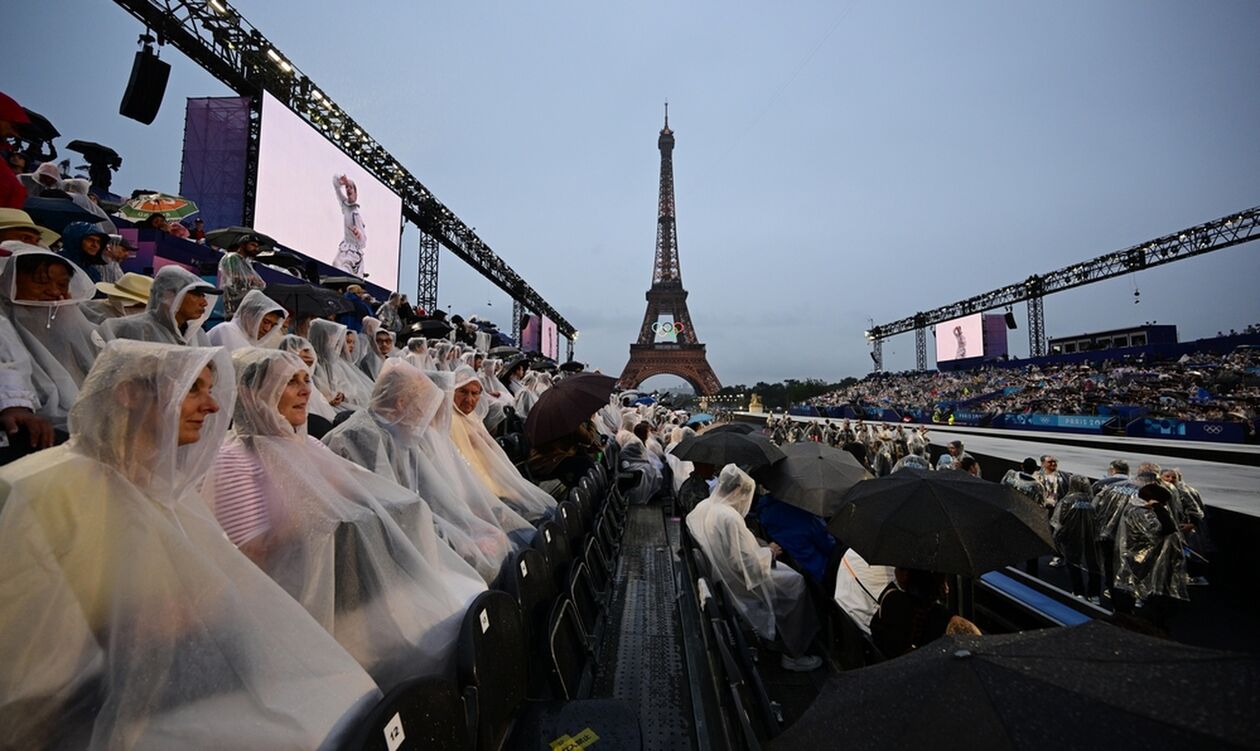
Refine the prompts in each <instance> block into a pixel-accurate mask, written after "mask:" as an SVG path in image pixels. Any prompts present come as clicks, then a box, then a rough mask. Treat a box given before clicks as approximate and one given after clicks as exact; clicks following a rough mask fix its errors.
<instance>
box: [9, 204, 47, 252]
mask: <svg viewBox="0 0 1260 751" xmlns="http://www.w3.org/2000/svg"><path fill="white" fill-rule="evenodd" d="M60 238H61V236H60V235H58V234H57V233H56V232H53V231H52V230H50V229H47V228H46V227H41V226H39V225H38V224H36V223H35V221H34V220H33V219H31V215H30V214H28V213H26V212H25V211H23V210H21V209H7V208H0V243H2V242H5V241H6V240H17V241H19V242H24V243H26V244H27V245H38V246H40V247H41V248H45V249H47V248H51V247H52V244H53V243H55V242H57V240H59V239H60ZM3 255H6V256H7V255H8V251H4V253H3Z"/></svg>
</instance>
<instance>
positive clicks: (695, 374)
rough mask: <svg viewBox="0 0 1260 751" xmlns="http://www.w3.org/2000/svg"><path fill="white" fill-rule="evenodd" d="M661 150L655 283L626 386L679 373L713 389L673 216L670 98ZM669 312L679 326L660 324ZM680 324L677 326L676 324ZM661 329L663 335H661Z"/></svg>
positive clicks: (703, 390) (701, 389) (704, 389)
mask: <svg viewBox="0 0 1260 751" xmlns="http://www.w3.org/2000/svg"><path fill="white" fill-rule="evenodd" d="M656 145H657V147H658V148H659V149H660V150H661V196H660V209H659V212H658V216H657V219H656V260H655V262H654V263H653V266H652V287H651V288H650V289H649V290H648V291H647V312H645V313H644V314H643V325H642V326H641V327H639V340H638V341H637V342H635V343H634V344H631V345H630V361H629V362H627V363H626V367H625V370H623V371H621V380H620V381H619V382H618V385H620V386H621V387H622V388H636V387H638V385H639V384H640V383H643V381H645V380H647V379H648V378H650V377H652V376H654V375H661V374H668V375H676V376H678V377H680V378H682V379H683V380H685V381H686V382H687V383H689V384H691V387H692V388H693V389H695V390H696V393H697V394H714V393H717V391H718V389H720V388H722V384H721V383H719V382H718V379H717V375H715V374H714V373H713V368H711V367H709V359H708V357H707V356H706V355H705V350H704V345H703V344H701V343H700V340H699V339H697V338H696V330H695V327H693V326H692V325H691V313H689V312H688V311H687V290H685V289H683V285H682V272H681V271H680V270H679V266H678V225H677V222H676V221H675V218H674V131H672V130H670V129H669V103H668V102H667V103H666V104H665V127H664V128H662V129H661V134H660V137H659V138H658V139H657V141H656ZM663 315H668V316H670V317H671V318H672V319H673V322H674V326H675V328H674V329H673V333H672V334H670V333H669V331H670V330H669V328H668V326H661V325H660V323H661V317H662V316H663ZM679 326H680V327H681V329H679V328H678V327H679ZM662 330H663V331H664V335H661V332H662Z"/></svg>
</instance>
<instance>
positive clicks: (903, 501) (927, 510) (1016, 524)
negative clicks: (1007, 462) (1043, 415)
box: [828, 469, 1054, 576]
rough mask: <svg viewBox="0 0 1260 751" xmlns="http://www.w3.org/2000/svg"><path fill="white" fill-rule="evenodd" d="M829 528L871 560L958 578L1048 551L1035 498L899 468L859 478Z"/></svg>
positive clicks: (962, 477)
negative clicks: (891, 471)
mask: <svg viewBox="0 0 1260 751" xmlns="http://www.w3.org/2000/svg"><path fill="white" fill-rule="evenodd" d="M828 529H830V530H831V533H832V534H833V535H835V536H836V538H838V539H839V540H841V541H842V542H844V543H845V544H846V545H848V546H849V547H851V548H853V549H854V550H856V551H857V552H858V553H860V554H861V556H862V557H863V558H865V559H866V560H867V561H868V562H870V563H875V564H884V565H886V566H902V567H905V568H917V569H923V570H925V571H935V572H938V573H942V574H960V575H963V576H979V575H980V574H983V573H985V572H986V571H992V570H993V569H997V568H1001V567H1003V566H1007V565H1009V564H1012V563H1018V562H1020V561H1026V560H1028V559H1030V558H1036V557H1038V556H1040V555H1042V554H1044V553H1049V552H1052V551H1053V550H1054V542H1053V540H1052V539H1051V536H1050V524H1049V523H1048V522H1047V520H1046V512H1045V511H1044V510H1043V509H1042V508H1041V507H1040V506H1039V505H1038V504H1037V503H1035V502H1034V501H1032V500H1031V499H1030V498H1029V497H1028V496H1026V495H1024V494H1023V493H1020V492H1019V491H1017V490H1015V489H1014V488H1011V487H1008V486H1006V485H999V484H998V483H995V482H987V481H985V480H981V479H978V478H975V477H972V476H971V475H969V474H967V473H966V472H956V471H945V472H928V471H925V470H921V469H903V470H901V471H899V472H895V473H893V474H891V475H888V476H887V477H880V478H878V479H875V480H868V481H866V482H860V483H858V484H857V485H855V486H853V488H851V489H850V490H849V492H848V493H845V495H844V498H843V500H842V502H841V506H840V508H839V509H837V510H836V512H835V514H834V515H833V516H832V518H831V523H830V524H829V525H828Z"/></svg>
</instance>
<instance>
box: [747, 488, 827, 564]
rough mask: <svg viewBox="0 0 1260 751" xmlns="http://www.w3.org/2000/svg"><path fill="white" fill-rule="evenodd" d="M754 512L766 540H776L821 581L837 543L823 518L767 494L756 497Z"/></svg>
mask: <svg viewBox="0 0 1260 751" xmlns="http://www.w3.org/2000/svg"><path fill="white" fill-rule="evenodd" d="M756 514H757V518H758V519H759V520H760V521H761V526H762V528H763V529H764V530H765V531H766V534H767V535H769V536H770V539H771V540H773V541H774V542H777V543H779V547H781V548H783V549H784V550H785V551H787V553H788V554H789V555H791V556H792V558H793V559H795V560H796V562H797V563H799V564H801V568H803V569H805V572H806V573H808V574H809V575H810V577H811V578H813V579H814V581H816V582H821V581H822V580H823V578H824V577H825V576H826V575H827V561H828V559H830V557H831V551H832V550H834V549H835V547H836V544H837V543H836V538H834V537H832V536H831V533H830V532H828V531H827V525H826V524H825V523H824V522H823V520H822V519H820V518H819V517H817V516H814V515H813V514H811V513H809V512H808V511H804V510H802V509H799V508H797V507H795V506H789V505H788V504H786V503H784V502H783V501H780V500H779V499H777V498H775V497H774V496H772V495H769V494H767V495H763V496H761V498H759V499H757V508H756Z"/></svg>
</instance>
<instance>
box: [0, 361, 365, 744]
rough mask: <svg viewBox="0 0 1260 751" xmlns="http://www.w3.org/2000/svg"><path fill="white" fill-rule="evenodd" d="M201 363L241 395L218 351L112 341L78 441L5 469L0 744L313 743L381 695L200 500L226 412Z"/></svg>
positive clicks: (92, 382) (84, 409) (81, 418)
mask: <svg viewBox="0 0 1260 751" xmlns="http://www.w3.org/2000/svg"><path fill="white" fill-rule="evenodd" d="M207 367H209V368H210V369H211V370H210V376H211V377H212V378H213V381H212V383H213V386H212V387H211V389H210V392H209V396H211V397H213V399H214V400H216V401H218V402H220V403H221V404H223V405H228V404H231V402H232V400H233V399H234V397H235V388H234V385H233V383H232V378H231V373H232V365H231V362H230V361H229V359H228V357H227V353H225V352H223V350H221V349H217V348H189V347H183V346H171V345H163V344H150V343H144V342H132V341H120V342H113V343H111V344H110V345H109V346H108V347H107V348H106V349H105V351H104V352H102V353H101V355H100V357H99V358H98V359H97V362H96V365H95V367H94V368H93V370H92V372H91V373H90V374H89V376H88V378H87V380H86V381H85V382H84V384H83V388H82V390H81V393H80V396H79V400H78V402H76V403H75V405H74V408H73V409H72V410H71V412H70V432H71V438H70V441H69V443H67V444H65V445H63V446H58V447H56V448H52V449H48V450H45V451H40V452H38V453H36V454H33V455H31V456H29V457H27V458H25V459H21V460H19V461H17V462H14V463H12V464H10V465H8V466H6V467H4V468H3V469H0V547H2V548H3V549H4V551H5V554H4V556H3V557H0V583H2V584H0V587H2V588H3V592H4V595H3V596H2V597H0V728H3V730H2V731H0V735H2V736H3V738H2V739H0V741H2V742H0V745H3V746H4V747H6V748H76V749H77V748H89V749H111V750H112V749H169V748H233V749H311V748H315V747H318V746H320V745H321V744H322V743H324V742H325V740H326V739H328V742H329V743H330V744H332V743H334V742H335V741H334V738H336V737H337V736H340V735H341V733H342V732H343V731H344V730H345V729H346V728H347V726H349V725H352V724H353V722H354V721H355V718H357V717H358V716H360V715H361V713H362V712H363V710H365V709H367V708H370V706H371V705H373V704H374V703H375V702H376V701H377V700H379V698H380V692H379V691H378V690H377V688H376V686H375V684H374V683H373V682H372V680H371V678H369V677H368V675H367V673H366V672H364V671H363V669H362V668H361V667H359V665H358V664H357V663H356V662H355V661H354V659H353V658H352V657H350V655H349V654H347V653H346V651H345V650H343V649H342V648H341V647H340V646H338V644H337V643H336V641H334V640H333V638H332V637H331V636H329V635H328V633H327V632H326V631H325V630H324V629H323V628H321V627H320V626H319V624H318V623H316V622H315V621H314V620H312V619H311V617H310V616H309V615H308V614H307V613H306V611H305V610H303V609H302V608H301V606H300V605H298V604H297V603H296V602H294V601H293V600H292V598H290V597H289V596H288V595H287V594H285V593H284V591H283V590H282V589H280V587H278V586H277V585H276V584H275V582H273V581H271V580H270V579H269V578H267V576H266V575H265V574H263V573H262V572H261V571H259V570H258V568H257V567H256V566H254V564H252V563H250V561H249V560H248V559H246V558H245V557H244V556H242V555H241V554H240V553H239V552H238V551H237V550H236V549H235V548H233V547H232V545H231V543H229V542H228V541H227V539H226V538H225V537H224V536H223V530H222V529H221V528H220V527H219V525H218V523H217V522H216V521H215V519H214V517H213V516H212V515H211V514H210V512H209V510H208V509H207V508H206V506H205V504H204V503H203V502H202V501H201V499H200V498H199V497H198V496H197V492H196V489H195V485H196V484H197V482H198V481H199V480H200V479H201V477H202V474H203V473H204V472H205V470H206V469H207V468H208V467H209V466H210V463H211V462H212V461H213V460H214V455H215V453H216V452H217V451H218V448H219V445H220V443H221V441H222V439H223V434H224V432H225V431H226V430H227V425H228V420H229V418H230V413H231V410H230V409H219V411H218V412H215V413H211V414H206V412H205V410H206V409H208V408H210V407H209V405H208V404H207V401H206V396H207V394H206V392H205V389H206V387H207V385H209V384H207V383H205V382H200V383H199V380H200V379H201V378H202V377H203V376H204V375H205V374H206V368H207ZM190 392H192V393H191V394H190ZM186 396H189V397H197V398H198V400H199V403H200V404H201V405H202V409H201V410H198V411H195V412H193V413H192V415H193V417H194V419H195V418H197V417H204V423H203V424H202V425H201V427H200V434H199V437H198V439H197V440H196V442H195V443H187V444H185V445H180V442H179V435H180V433H181V423H182V421H181V412H182V407H183V404H184V401H185V397H186ZM183 427H185V429H187V428H189V427H190V426H187V425H185V426H183ZM193 430H195V427H193Z"/></svg>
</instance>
